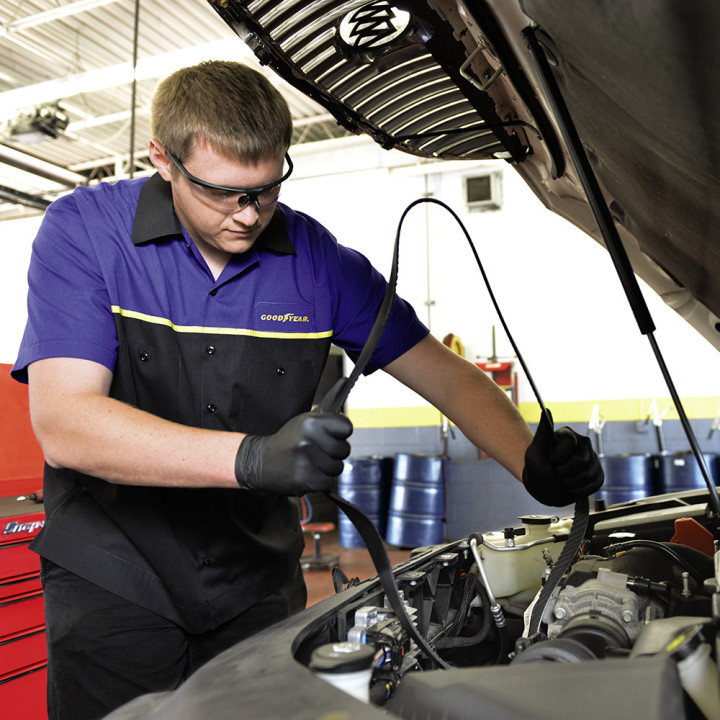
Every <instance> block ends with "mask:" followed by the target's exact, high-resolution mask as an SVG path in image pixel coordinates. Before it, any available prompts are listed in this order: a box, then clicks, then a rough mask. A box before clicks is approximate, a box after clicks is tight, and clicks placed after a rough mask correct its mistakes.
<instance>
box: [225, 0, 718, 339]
mask: <svg viewBox="0 0 720 720" xmlns="http://www.w3.org/2000/svg"><path fill="white" fill-rule="evenodd" d="M212 4H213V6H214V7H215V9H216V10H217V12H218V13H219V14H220V16H221V17H222V18H223V20H225V22H226V23H227V24H228V25H229V26H230V27H231V28H232V29H233V30H234V31H235V32H236V33H237V34H238V35H239V36H240V37H241V38H242V39H243V40H244V41H245V42H246V43H247V44H248V45H249V46H250V47H251V48H252V49H253V50H254V52H255V53H256V55H257V56H258V58H259V59H260V60H261V62H263V63H266V64H268V65H270V66H271V67H272V68H273V69H274V70H275V71H276V72H277V73H279V74H280V75H281V76H282V77H283V78H284V79H285V80H286V81H287V82H289V83H291V84H292V85H293V86H295V87H296V88H298V89H300V90H301V91H303V92H304V93H306V94H307V95H308V96H310V97H312V98H313V99H314V100H315V101H317V102H318V103H320V104H321V105H323V106H324V107H325V108H326V109H327V110H328V111H329V112H331V113H332V114H333V115H334V117H335V118H336V119H337V121H338V122H339V123H340V124H341V125H343V126H344V127H346V128H347V129H349V130H351V131H352V132H355V133H358V134H361V133H364V134H368V135H370V136H371V137H372V138H373V139H374V140H375V141H376V142H377V143H379V144H380V145H382V146H383V147H385V148H388V149H390V148H395V149H399V150H403V151H405V152H408V153H411V154H413V155H416V156H419V157H427V158H435V159H437V158H441V159H442V158H452V159H483V158H487V159H498V158H502V159H505V160H506V161H507V162H508V163H510V164H512V165H513V167H514V168H515V169H516V170H517V171H518V173H520V175H521V176H522V177H523V179H524V180H525V181H526V182H527V183H528V185H529V186H530V187H531V188H532V189H533V191H534V192H535V194H536V195H537V196H538V197H539V198H540V200H541V201H542V202H543V203H544V204H545V205H546V206H547V207H548V208H550V209H551V210H553V211H555V212H557V213H558V214H560V215H561V216H563V217H565V218H566V219H568V220H569V221H570V222H572V223H574V224H575V225H577V226H578V227H580V228H581V229H582V230H584V231H585V232H587V233H588V234H589V235H591V236H592V237H593V238H595V239H596V240H597V241H598V242H601V243H604V242H605V240H604V238H603V236H602V234H601V232H600V231H599V230H598V224H597V221H596V219H595V216H594V215H593V212H592V211H591V206H590V204H589V203H588V199H587V195H586V191H585V190H584V185H583V182H582V179H581V177H580V176H579V174H578V172H577V169H576V166H575V163H574V162H573V160H572V158H573V155H572V154H571V153H569V152H568V147H567V143H566V140H565V139H564V138H565V137H566V135H563V133H562V132H561V130H560V127H559V124H558V121H557V119H556V114H555V111H554V109H553V103H552V101H551V99H550V98H549V97H548V95H547V91H546V90H545V89H544V88H545V85H544V83H543V82H541V80H540V75H539V70H538V66H537V61H536V60H534V59H533V56H532V53H531V52H530V51H529V50H528V44H529V39H530V38H532V39H533V40H534V41H535V42H536V43H537V45H538V46H539V47H540V48H541V49H542V53H543V55H544V57H545V58H546V59H547V62H548V65H549V68H550V71H551V74H552V77H553V79H554V83H556V85H557V88H558V89H559V92H560V95H561V98H562V101H563V103H564V105H565V106H566V108H567V112H568V115H569V118H570V120H571V123H572V125H573V128H574V130H576V131H577V136H578V137H579V140H580V147H581V152H583V153H584V155H585V156H586V157H587V160H588V161H589V167H591V168H592V172H593V173H594V176H595V179H596V180H597V183H598V185H599V189H600V193H601V197H602V199H603V202H604V204H605V205H607V207H608V208H609V211H610V214H611V216H612V219H613V222H614V226H615V228H616V230H617V232H618V234H619V237H620V239H621V240H622V244H623V246H624V248H625V250H626V252H627V254H628V256H629V258H630V262H631V265H632V269H633V270H634V272H635V274H637V275H638V276H639V277H641V278H643V280H645V281H646V282H647V283H648V284H649V285H650V286H651V287H652V288H653V289H654V290H655V291H656V292H657V293H658V294H659V295H660V296H661V297H662V298H663V299H664V300H665V302H666V303H667V304H668V305H670V306H671V307H673V308H674V309H675V310H676V311H677V312H678V313H680V314H681V315H682V316H683V317H684V318H685V319H686V320H687V321H688V322H689V323H690V324H692V325H693V326H694V327H695V328H696V329H697V330H698V331H699V332H701V333H702V334H703V335H704V336H705V337H706V338H707V339H708V340H709V341H710V342H711V343H712V344H713V345H715V347H718V348H720V320H719V317H720V283H717V282H716V281H715V278H716V277H717V271H718V270H720V244H718V242H717V236H718V230H719V229H720V204H719V203H718V202H717V198H718V191H719V190H720V188H719V187H718V186H719V185H720V183H719V180H718V172H717V170H716V168H717V166H718V157H717V156H718V155H719V154H720V152H719V150H718V139H717V137H718V132H717V130H716V128H717V121H716V118H717V117H718V109H719V108H718V105H719V104H720V99H719V97H720V96H719V95H718V93H716V92H715V91H714V90H715V84H716V78H717V77H720V57H719V56H718V54H717V53H716V52H715V35H716V34H717V30H716V28H718V27H720V5H718V4H717V3H716V2H714V0H702V1H700V0H699V1H698V2H696V3H693V5H692V7H691V8H690V7H688V5H687V3H686V2H684V0H634V1H633V2H632V3H627V2H624V1H621V0H605V1H603V2H594V3H578V2H576V1H575V0H521V1H520V2H518V1H516V0H489V1H488V2H485V1H483V0H479V1H475V2H473V1H471V0H468V1H467V2H455V1H453V0H427V1H426V2H404V1H403V0H398V1H397V2H384V1H383V2H373V3H368V1H367V0H355V1H354V2H348V1H347V0H346V1H344V2H343V1H342V0H316V1H315V2H305V1H303V0H256V1H254V2H248V1H245V0H214V1H213V2H212Z"/></svg>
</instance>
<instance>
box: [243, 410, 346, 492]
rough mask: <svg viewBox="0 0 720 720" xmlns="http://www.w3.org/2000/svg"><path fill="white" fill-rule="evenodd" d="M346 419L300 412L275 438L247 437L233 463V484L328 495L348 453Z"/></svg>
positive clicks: (269, 436)
mask: <svg viewBox="0 0 720 720" xmlns="http://www.w3.org/2000/svg"><path fill="white" fill-rule="evenodd" d="M352 431H353V426H352V423H351V422H350V420H348V418H347V417H345V416H344V415H340V414H337V413H311V412H308V413H303V414H302V415H297V416H296V417H294V418H292V419H290V420H288V422H287V423H285V425H283V426H282V427H281V428H280V430H278V431H277V432H276V433H275V434H274V435H246V436H245V437H244V438H243V441H242V442H241V443H240V447H239V448H238V452H237V456H236V458H235V479H236V480H237V481H238V483H239V485H240V486H241V487H244V488H248V489H250V490H262V491H264V492H271V493H276V494H278V495H294V496H298V497H299V496H302V495H305V494H306V493H309V492H329V491H330V490H332V489H333V485H334V482H335V478H336V477H337V476H338V475H340V473H341V472H342V471H343V460H344V459H345V458H346V457H348V455H349V454H350V443H348V442H347V438H348V437H350V434H351V433H352Z"/></svg>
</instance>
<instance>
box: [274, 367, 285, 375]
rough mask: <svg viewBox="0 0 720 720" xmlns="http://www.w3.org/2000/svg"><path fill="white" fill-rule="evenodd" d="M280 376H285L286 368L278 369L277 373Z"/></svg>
mask: <svg viewBox="0 0 720 720" xmlns="http://www.w3.org/2000/svg"><path fill="white" fill-rule="evenodd" d="M275 372H276V373H277V374H278V375H284V374H285V368H278V369H277V370H276V371H275Z"/></svg>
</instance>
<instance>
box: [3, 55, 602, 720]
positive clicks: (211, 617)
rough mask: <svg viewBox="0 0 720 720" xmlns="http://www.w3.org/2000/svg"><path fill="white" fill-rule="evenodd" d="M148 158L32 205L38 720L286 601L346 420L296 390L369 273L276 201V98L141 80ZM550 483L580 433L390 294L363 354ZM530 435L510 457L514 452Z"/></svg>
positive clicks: (237, 635)
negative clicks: (37, 212)
mask: <svg viewBox="0 0 720 720" xmlns="http://www.w3.org/2000/svg"><path fill="white" fill-rule="evenodd" d="M152 113H153V119H152V134H153V137H152V139H151V140H150V144H149V152H150V159H151V160H152V162H153V164H154V166H155V168H156V170H157V173H156V174H155V175H153V176H152V177H150V178H149V179H144V178H142V179H133V180H127V181H120V182H117V183H115V184H110V183H100V184H98V185H96V186H95V187H93V188H87V187H80V188H77V189H76V190H75V191H74V192H73V193H72V194H70V195H69V196H66V197H63V198H61V199H59V200H57V201H56V202H54V203H53V204H52V206H51V207H50V208H48V210H47V212H46V215H45V218H44V220H43V223H42V226H41V228H40V231H39V233H38V236H37V238H36V241H35V244H34V248H33V255H32V261H31V265H30V271H29V296H28V308H29V319H28V324H27V328H26V331H25V335H24V338H23V341H22V346H21V348H20V352H19V356H18V359H17V362H16V364H15V366H14V368H13V375H14V377H16V378H17V379H19V380H21V381H25V380H27V381H28V382H29V392H30V408H31V414H32V421H33V426H34V428H35V432H36V434H37V437H38V439H39V441H40V443H41V445H42V448H43V452H44V455H45V459H46V467H45V485H44V493H45V494H44V497H45V507H46V517H47V522H46V525H45V528H44V530H43V531H42V532H41V533H40V535H39V536H38V537H37V539H36V540H35V541H34V543H33V549H34V550H35V551H36V552H38V553H39V554H40V556H41V558H42V578H43V587H44V593H45V603H46V619H47V640H48V653H49V665H48V667H49V683H48V697H49V701H48V702H49V713H50V718H51V720H58V719H65V718H68V719H72V720H85V719H86V718H87V719H88V720H89V719H95V718H100V717H103V716H104V715H105V714H107V713H108V712H110V711H111V710H113V709H114V708H116V707H119V706H120V705H122V704H124V703H126V702H127V701H129V700H131V699H132V698H134V697H136V696H138V695H141V694H143V693H146V692H152V691H160V690H169V689H172V688H174V687H176V686H177V685H178V684H179V683H180V682H181V681H182V680H183V679H184V678H185V677H187V676H188V675H189V674H190V673H191V672H192V671H193V670H194V669H195V668H197V667H198V666H199V665H201V664H202V663H204V662H205V661H207V660H208V659H210V658H211V657H213V656H214V655H217V654H218V653H219V652H221V651H222V650H224V649H226V648H228V647H230V646H231V645H233V644H235V643H236V642H238V641H239V640H241V639H243V638H245V637H247V636H248V635H250V634H252V633H254V632H257V631H258V630H260V629H262V628H263V627H266V626H267V625H269V624H271V623H273V622H276V621H277V620H279V619H281V618H284V617H286V616H288V615H290V614H291V613H294V612H296V611H298V610H300V609H301V608H303V607H304V604H305V597H306V594H305V587H304V582H303V578H302V573H301V571H300V565H299V562H298V560H299V557H300V555H301V552H302V549H303V535H302V531H301V528H300V525H299V522H298V516H297V512H296V503H295V501H294V500H292V499H291V498H292V497H293V496H299V495H303V494H305V493H307V492H310V491H327V490H330V489H332V487H333V483H334V479H335V477H336V476H337V475H338V474H339V473H340V472H341V470H342V467H343V459H344V458H346V457H347V456H348V455H349V453H350V445H349V443H348V437H349V436H350V434H351V432H352V425H351V423H350V421H349V420H348V419H347V418H346V417H344V416H343V415H340V414H334V413H314V414H313V413H310V412H309V410H310V408H311V404H312V400H313V396H314V393H315V390H316V387H317V385H318V381H319V379H320V375H321V372H322V370H323V367H324V364H325V360H326V357H327V354H328V350H329V347H330V344H331V342H332V343H335V344H336V345H338V346H340V347H342V348H344V350H345V351H346V352H347V353H348V354H349V355H350V357H352V358H356V357H357V355H358V354H359V351H360V350H361V348H362V346H363V343H364V342H365V340H366V338H367V336H368V334H369V330H370V328H371V326H372V323H373V321H374V319H375V315H376V313H377V311H378V308H379V305H380V303H381V300H382V296H383V293H384V290H385V280H384V279H383V277H382V276H381V275H380V274H379V273H378V272H377V271H376V270H374V269H373V268H372V267H371V266H370V264H369V263H368V261H367V260H366V259H365V258H364V257H363V256H362V255H360V254H359V253H357V252H355V251H353V250H349V249H347V248H345V247H342V246H341V245H339V244H338V243H337V242H336V240H335V239H334V238H333V237H332V236H331V235H330V234H329V233H328V231H327V230H325V229H324V228H323V227H322V226H320V225H319V224H318V223H317V222H316V221H315V220H313V219H312V218H310V217H308V216H307V215H303V214H302V213H300V212H298V211H295V210H292V209H291V208H289V207H287V206H285V205H282V204H279V203H278V195H279V192H280V186H281V183H282V182H283V181H284V180H285V179H287V178H288V176H289V175H290V172H291V170H292V164H291V160H290V158H289V157H288V156H287V154H286V152H287V149H288V147H289V146H290V140H291V133H292V124H291V117H290V112H289V109H288V107H287V104H286V103H285V101H284V100H283V98H282V97H281V96H280V95H279V93H278V92H277V91H276V90H275V89H274V88H273V87H272V86H271V85H270V83H269V82H268V81H267V80H266V79H265V78H264V77H263V76H262V75H261V74H259V73H257V72H255V71H253V70H251V69H249V68H248V67H246V66H244V65H242V64H238V63H231V62H207V63H202V64H200V65H198V66H195V67H190V68H185V69H183V70H180V71H178V72H176V73H174V74H173V75H171V76H170V77H169V78H166V79H165V80H164V81H163V82H161V83H160V85H159V86H158V89H157V92H156V94H155V97H154V100H153V107H152ZM377 368H382V369H383V370H385V371H386V372H388V373H389V374H390V375H392V376H393V377H395V378H397V379H398V380H399V381H401V382H402V383H404V384H406V385H407V386H409V387H410V388H412V389H414V390H415V391H417V392H418V393H419V394H420V395H422V396H423V397H424V398H426V399H427V400H428V401H429V402H430V403H432V404H433V405H434V406H436V407H437V408H439V410H440V411H441V412H442V413H443V414H445V415H446V416H447V417H448V418H450V419H451V420H452V421H453V422H454V423H456V424H457V425H458V427H459V428H460V429H461V430H462V432H463V433H464V434H465V435H466V436H467V437H468V438H469V439H470V440H471V441H472V442H473V443H475V444H476V445H477V446H478V447H481V448H483V450H485V451H486V452H487V453H489V454H490V455H491V456H492V457H494V458H495V459H496V460H497V461H498V462H500V463H501V464H502V465H503V466H504V467H506V468H507V469H508V470H509V471H510V472H511V473H512V474H513V475H515V477H517V478H518V479H520V478H523V472H524V482H525V485H526V487H527V489H528V490H529V492H531V493H532V494H533V496H535V497H536V498H537V499H539V500H540V501H541V502H544V503H546V504H556V505H566V504H569V503H571V502H573V501H574V500H575V499H577V498H579V497H584V496H586V495H589V494H590V493H592V492H594V491H595V490H596V489H597V487H599V485H600V484H601V483H602V471H601V470H600V469H599V464H598V461H597V458H596V456H595V455H594V453H593V452H592V448H591V447H590V443H589V441H588V440H587V438H580V437H579V436H577V435H575V434H574V433H572V431H570V430H568V429H566V428H563V429H562V430H559V431H557V432H556V433H553V432H552V430H551V428H550V425H549V424H548V425H547V426H546V427H544V429H543V431H542V432H539V433H537V434H536V436H535V440H533V436H532V433H531V432H530V430H529V428H528V427H527V425H526V424H525V422H524V421H523V420H522V418H521V417H520V415H519V414H518V413H517V411H516V409H515V408H514V406H513V405H512V404H511V403H510V402H509V400H508V399H507V397H506V396H505V394H504V393H503V392H502V391H501V390H500V389H499V388H498V387H497V386H496V385H495V384H494V383H492V382H491V381H490V380H489V379H488V378H487V377H486V376H485V375H484V374H483V373H482V372H480V371H479V370H478V369H477V368H476V367H475V366H474V365H473V364H471V363H469V362H467V361H465V360H464V359H462V358H460V357H459V356H458V355H456V354H454V353H453V352H451V351H450V350H449V349H448V348H446V347H445V346H444V345H443V344H442V343H440V342H439V341H437V340H436V339H434V338H433V337H432V336H431V335H429V334H428V330H427V329H426V328H425V327H424V326H423V325H422V324H421V323H420V321H419V320H418V318H417V317H416V315H415V313H414V311H413V310H412V308H411V307H410V306H409V305H407V303H405V302H403V301H402V300H400V299H397V300H396V301H395V305H394V307H393V310H392V313H391V316H390V319H389V322H388V325H387V328H386V330H385V332H384V335H383V337H382V339H381V341H380V343H379V345H378V347H377V350H376V352H375V354H374V356H373V358H372V361H371V369H377ZM526 450H527V456H526Z"/></svg>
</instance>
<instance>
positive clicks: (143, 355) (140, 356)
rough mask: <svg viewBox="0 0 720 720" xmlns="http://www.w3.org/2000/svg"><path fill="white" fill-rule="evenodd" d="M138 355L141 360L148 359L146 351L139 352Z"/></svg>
mask: <svg viewBox="0 0 720 720" xmlns="http://www.w3.org/2000/svg"><path fill="white" fill-rule="evenodd" d="M138 357H139V358H140V360H141V362H147V361H148V360H149V359H150V356H149V355H148V354H147V353H146V352H141V353H140V354H139V355H138Z"/></svg>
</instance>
